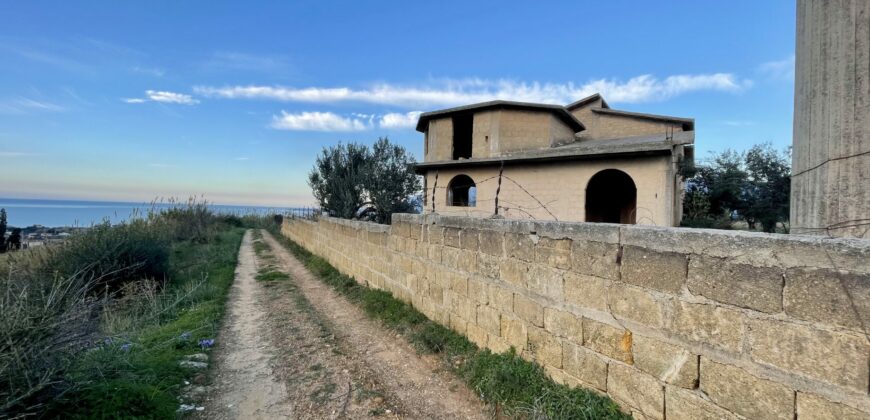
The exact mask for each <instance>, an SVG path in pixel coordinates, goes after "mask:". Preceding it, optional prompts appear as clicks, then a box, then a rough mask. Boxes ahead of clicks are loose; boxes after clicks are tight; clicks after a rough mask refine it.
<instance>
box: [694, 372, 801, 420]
mask: <svg viewBox="0 0 870 420" xmlns="http://www.w3.org/2000/svg"><path fill="white" fill-rule="evenodd" d="M701 391H703V392H704V393H706V394H707V396H708V397H710V400H711V401H713V402H714V403H715V404H716V405H719V406H721V407H724V408H725V409H727V410H728V411H731V412H734V413H737V414H740V415H743V416H746V417H749V418H751V419H759V420H766V419H782V420H793V419H794V391H792V390H791V389H790V388H788V387H787V386H785V385H783V384H779V383H776V382H772V381H768V380H765V379H761V378H759V377H757V376H754V375H752V374H750V373H749V372H747V371H745V370H743V369H741V368H738V367H735V366H730V365H724V364H721V363H716V362H713V361H711V360H710V359H707V358H705V357H701Z"/></svg>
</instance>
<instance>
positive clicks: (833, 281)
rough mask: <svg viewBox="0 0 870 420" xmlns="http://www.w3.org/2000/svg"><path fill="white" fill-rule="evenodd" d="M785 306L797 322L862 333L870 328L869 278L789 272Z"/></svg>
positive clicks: (816, 271)
mask: <svg viewBox="0 0 870 420" xmlns="http://www.w3.org/2000/svg"><path fill="white" fill-rule="evenodd" d="M783 306H784V309H785V313H786V314H788V315H789V316H792V317H795V318H798V319H803V320H805V321H812V322H820V323H824V324H828V325H836V326H841V327H845V328H850V329H854V330H858V331H861V330H862V325H870V274H856V273H848V272H842V271H835V270H828V269H813V268H795V269H789V270H787V271H786V273H785V290H783ZM856 311H857V313H856Z"/></svg>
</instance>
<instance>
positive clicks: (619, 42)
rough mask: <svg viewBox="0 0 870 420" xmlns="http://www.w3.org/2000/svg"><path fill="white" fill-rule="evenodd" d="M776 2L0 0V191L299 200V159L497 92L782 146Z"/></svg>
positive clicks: (788, 23) (707, 149) (783, 29)
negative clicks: (603, 106) (597, 99)
mask: <svg viewBox="0 0 870 420" xmlns="http://www.w3.org/2000/svg"><path fill="white" fill-rule="evenodd" d="M794 36H795V3H794V1H791V0H774V1H763V2H759V1H728V2H706V1H696V0H693V1H668V2H637V1H627V0H615V1H608V2H600V1H566V2H555V1H553V2H529V1H517V2H513V1H504V0H503V1H479V2H470V1H440V2H436V3H432V2H408V1H395V2H383V1H373V2H360V1H346V2H345V1H342V2H333V1H297V2H287V1H247V2H233V3H230V2H222V1H214V0H212V1H185V2H177V1H156V0H152V1H147V2H126V1H125V2H118V1H76V2H69V1H27V2H13V1H4V2H2V3H0V196H2V197H11V198H44V199H85V200H110V201H140V202H141V201H150V200H152V199H157V198H165V197H189V196H192V195H196V196H203V197H205V198H206V199H207V200H209V201H212V202H216V203H222V204H240V205H268V206H300V205H310V204H312V203H313V202H314V199H313V197H312V196H311V192H310V189H309V188H308V186H307V184H306V179H307V173H308V172H309V171H310V169H311V167H312V165H313V163H314V159H315V158H316V156H317V154H318V153H319V152H320V150H322V149H323V147H325V146H330V145H334V144H337V143H339V142H345V143H346V142H359V143H366V144H371V143H373V142H374V141H376V140H377V139H378V137H384V136H386V137H389V138H390V140H392V141H394V142H396V143H398V144H401V145H402V146H404V147H406V148H407V149H408V150H409V151H410V152H411V153H412V154H413V155H414V156H416V157H417V158H418V159H420V158H422V151H423V135H422V134H421V133H419V132H416V131H415V130H414V126H415V124H416V118H417V115H419V113H420V112H425V111H432V110H437V109H442V108H447V107H452V106H457V105H464V104H469V103H473V102H480V101H486V100H491V99H506V100H517V101H527V102H544V103H554V104H562V105H564V104H568V103H570V102H573V101H575V100H577V99H580V98H582V97H585V96H587V95H589V94H592V93H596V92H600V93H601V94H602V95H603V96H604V97H605V99H606V100H607V101H608V103H609V104H610V105H611V107H612V108H616V109H624V110H629V111H637V112H647V113H654V114H665V115H674V116H679V117H690V118H694V119H695V126H696V127H695V129H696V139H695V142H696V156H698V157H699V158H704V156H708V155H709V154H710V153H711V152H715V151H721V150H724V149H727V148H732V149H736V150H744V149H747V148H749V147H750V146H752V145H753V144H756V143H762V142H770V143H772V144H773V146H774V147H776V148H777V149H784V148H786V147H787V146H788V145H790V144H791V139H792V111H793V105H794V99H793V90H794V44H795V42H794Z"/></svg>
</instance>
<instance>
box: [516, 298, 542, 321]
mask: <svg viewBox="0 0 870 420" xmlns="http://www.w3.org/2000/svg"><path fill="white" fill-rule="evenodd" d="M514 314H516V316H518V317H520V319H522V320H524V321H526V322H528V323H529V324H532V325H534V326H536V327H543V326H544V307H543V306H541V304H539V303H538V302H535V301H534V300H532V299H529V298H527V297H525V296H523V295H521V294H519V293H514Z"/></svg>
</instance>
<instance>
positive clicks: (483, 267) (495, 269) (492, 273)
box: [475, 254, 502, 279]
mask: <svg viewBox="0 0 870 420" xmlns="http://www.w3.org/2000/svg"><path fill="white" fill-rule="evenodd" d="M501 264H502V260H501V259H499V258H496V257H493V256H492V255H487V254H477V270H475V271H476V272H477V273H478V274H480V275H481V276H484V277H488V278H491V279H497V278H498V277H499V271H500V270H501Z"/></svg>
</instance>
